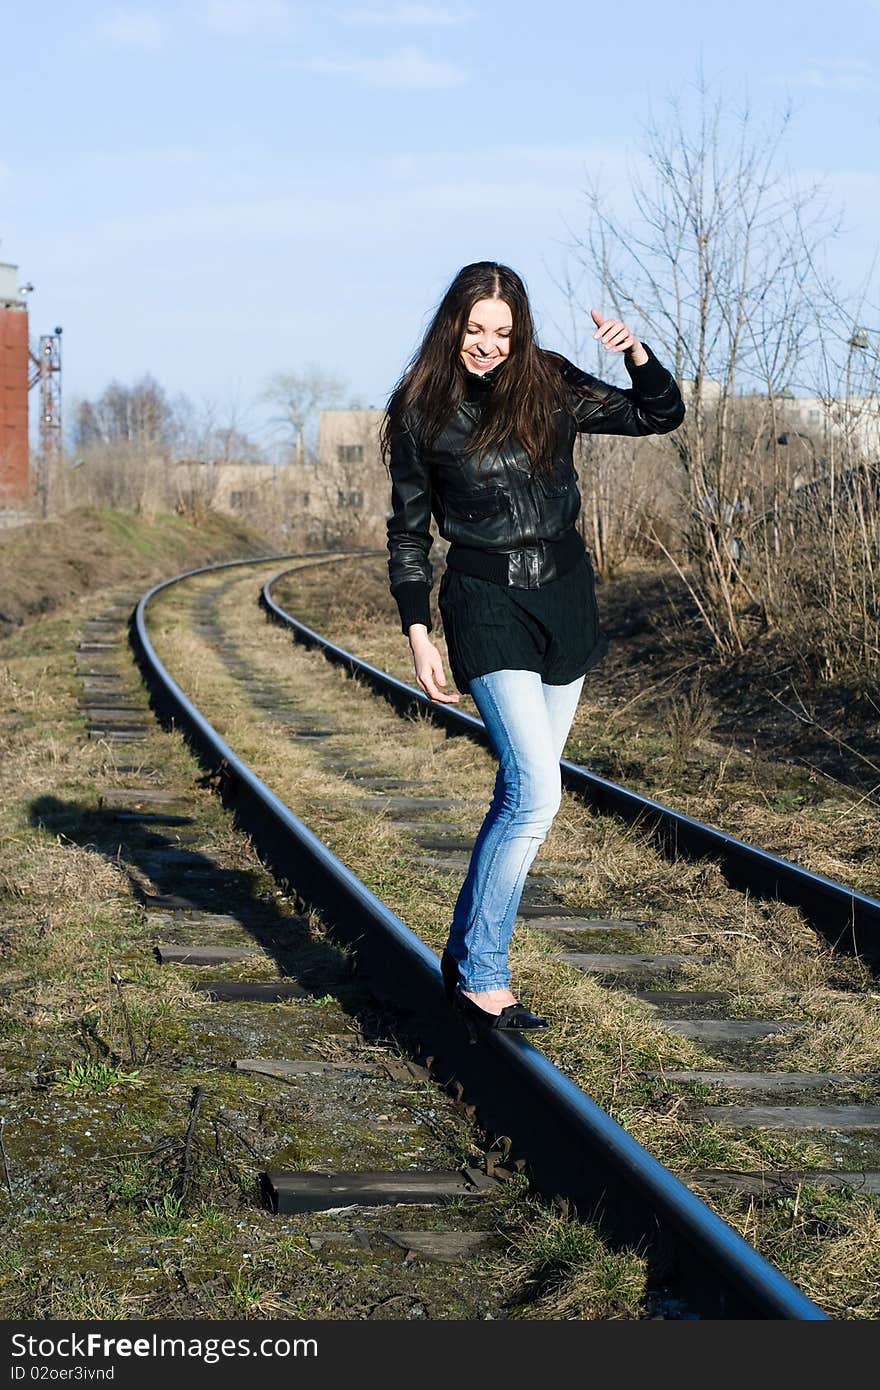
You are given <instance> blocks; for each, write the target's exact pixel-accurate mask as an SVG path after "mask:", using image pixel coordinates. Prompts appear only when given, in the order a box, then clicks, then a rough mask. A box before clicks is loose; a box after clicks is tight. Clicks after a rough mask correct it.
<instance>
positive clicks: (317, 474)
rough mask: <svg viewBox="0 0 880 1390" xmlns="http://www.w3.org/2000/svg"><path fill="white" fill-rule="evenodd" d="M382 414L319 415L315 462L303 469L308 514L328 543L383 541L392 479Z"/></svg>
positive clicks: (325, 412) (330, 412)
mask: <svg viewBox="0 0 880 1390" xmlns="http://www.w3.org/2000/svg"><path fill="white" fill-rule="evenodd" d="M384 416H385V412H384V410H322V411H321V415H320V419H319V422H318V453H317V459H316V460H315V462H314V463H313V464H311V465H304V466H303V467H304V468H305V470H306V472H307V473H308V475H309V480H310V481H309V502H310V511H311V514H312V516H313V518H314V521H315V523H316V525H317V526H319V527H320V528H321V529H322V539H323V540H324V541H325V542H326V543H327V544H328V545H332V544H335V543H336V542H337V541H338V542H343V541H345V540H348V541H349V542H350V543H351V544H355V545H372V544H379V545H382V544H384V542H385V520H386V517H387V515H388V511H389V508H390V499H391V481H390V478H389V476H388V471H387V469H386V468H385V465H384V463H383V462H382V455H381V450H380V447H379V430H380V427H381V425H382V420H383V419H384Z"/></svg>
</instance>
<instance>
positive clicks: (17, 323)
mask: <svg viewBox="0 0 880 1390" xmlns="http://www.w3.org/2000/svg"><path fill="white" fill-rule="evenodd" d="M28 369H29V363H28V316H27V310H26V309H4V308H0V506H3V505H4V504H7V505H8V504H11V503H16V502H25V501H27V499H28V497H29V495H30V478H29V470H28Z"/></svg>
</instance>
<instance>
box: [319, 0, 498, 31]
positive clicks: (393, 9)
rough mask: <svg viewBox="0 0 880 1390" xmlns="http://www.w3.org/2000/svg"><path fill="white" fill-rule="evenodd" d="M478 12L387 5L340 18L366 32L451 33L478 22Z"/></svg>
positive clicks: (343, 13)
mask: <svg viewBox="0 0 880 1390" xmlns="http://www.w3.org/2000/svg"><path fill="white" fill-rule="evenodd" d="M476 15H477V11H476V10H472V9H463V8H461V7H459V8H456V9H450V7H449V6H448V5H408V4H400V5H386V6H384V7H380V8H375V7H369V8H368V7H366V6H358V7H357V8H356V9H352V10H337V12H336V18H337V19H339V20H341V21H342V23H343V24H350V25H353V26H355V27H357V28H363V29H390V28H393V29H399V28H402V27H404V26H406V25H411V26H413V27H418V28H436V29H441V28H442V29H448V28H452V27H454V26H456V25H459V24H466V23H467V22H468V20H471V19H475V18H476Z"/></svg>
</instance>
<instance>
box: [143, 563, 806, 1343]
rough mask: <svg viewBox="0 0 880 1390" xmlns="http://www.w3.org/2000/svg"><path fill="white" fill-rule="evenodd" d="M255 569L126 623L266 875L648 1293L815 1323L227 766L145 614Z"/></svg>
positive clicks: (737, 1241)
mask: <svg viewBox="0 0 880 1390" xmlns="http://www.w3.org/2000/svg"><path fill="white" fill-rule="evenodd" d="M268 558H269V559H272V558H276V557H268ZM278 558H280V557H278ZM286 558H292V557H286ZM304 558H305V557H304ZM263 562H264V563H267V562H268V560H266V561H263ZM256 563H260V561H258V560H247V561H237V562H232V563H229V562H227V563H226V564H223V565H216V566H203V567H201V568H199V569H197V570H190V571H188V572H186V573H185V574H180V575H176V576H175V577H174V578H172V579H168V580H165V581H164V582H162V583H160V584H156V585H154V586H153V587H152V588H151V589H149V590H148V591H147V593H145V594H144V595H143V597H142V598H141V599H140V601H139V603H138V604H137V607H136V609H135V611H134V614H133V617H132V622H131V642H132V646H133V649H134V652H135V655H136V658H137V660H138V663H139V666H140V669H141V671H142V673H143V676H144V679H145V681H146V684H147V687H148V689H149V691H150V694H151V701H152V705H153V708H154V709H155V711H156V712H157V714H158V715H159V717H160V718H161V719H162V720H163V721H164V722H166V723H170V724H171V725H173V726H175V727H177V728H179V729H180V730H181V731H182V732H183V733H184V735H185V736H186V738H187V739H188V741H189V742H190V744H191V745H192V747H193V748H194V750H195V752H196V753H197V755H198V756H199V758H200V760H201V762H202V763H203V765H204V766H205V767H206V768H207V769H208V770H209V772H212V773H214V774H216V777H215V783H216V785H218V786H219V788H220V790H221V791H222V794H223V796H224V799H225V801H226V802H227V803H228V804H229V805H231V807H232V808H233V811H234V815H235V819H236V823H237V824H238V825H239V826H240V827H241V828H242V829H244V830H245V831H246V832H247V833H248V834H249V835H250V837H251V839H252V841H253V843H254V845H255V847H256V849H257V851H258V852H259V854H260V856H261V858H262V859H263V860H264V862H266V863H267V865H268V866H269V867H270V868H271V869H272V870H273V872H274V873H275V875H276V876H277V877H278V878H279V880H280V881H282V882H284V883H286V884H288V885H290V887H291V888H292V889H293V891H294V892H295V893H296V894H297V898H298V900H299V901H301V902H302V903H303V904H308V905H309V906H311V907H313V908H315V909H317V910H318V911H320V912H321V913H322V914H323V915H324V916H325V919H326V920H327V921H328V924H329V925H330V926H331V928H332V930H333V932H334V934H335V935H336V936H337V938H341V939H343V940H345V941H346V942H348V943H349V944H350V945H351V947H352V949H353V951H354V953H355V955H356V958H357V962H358V966H359V969H360V970H361V972H362V974H363V976H364V977H365V980H366V982H367V984H368V985H369V987H370V989H371V991H372V992H373V993H374V995H375V996H376V997H377V998H379V999H380V1000H382V1001H383V1002H385V1003H386V1004H387V1005H389V1006H390V1007H391V1008H393V1010H394V1011H395V1013H396V1015H397V1016H398V1018H402V1019H403V1020H404V1021H405V1024H407V1025H408V1026H409V1027H410V1028H411V1031H412V1035H413V1037H415V1038H418V1040H419V1043H420V1044H421V1046H422V1048H423V1050H424V1051H425V1052H426V1053H427V1052H429V1053H430V1054H431V1055H432V1059H433V1067H434V1070H435V1072H436V1073H437V1074H439V1075H441V1076H443V1077H444V1078H445V1079H447V1080H451V1079H453V1078H454V1079H455V1080H457V1081H458V1082H459V1083H460V1085H461V1087H462V1098H465V1099H468V1100H473V1102H474V1103H475V1104H476V1106H477V1111H478V1114H479V1116H480V1120H481V1123H482V1124H483V1125H484V1126H485V1127H486V1128H487V1129H488V1131H489V1132H490V1133H494V1134H495V1135H507V1136H509V1138H510V1139H511V1142H512V1152H513V1153H514V1154H515V1155H521V1156H522V1157H524V1158H525V1159H526V1162H527V1164H528V1166H529V1173H530V1177H531V1179H532V1181H533V1182H534V1184H535V1186H536V1187H537V1188H538V1189H539V1190H541V1191H543V1192H544V1193H546V1194H548V1195H550V1196H559V1197H564V1198H566V1199H567V1200H568V1201H569V1202H570V1203H571V1205H572V1207H573V1209H574V1211H575V1212H576V1213H577V1215H578V1217H579V1218H581V1219H593V1220H598V1221H599V1222H600V1226H601V1229H602V1231H603V1232H604V1233H606V1234H607V1235H609V1236H611V1237H613V1238H614V1239H616V1240H617V1241H621V1242H625V1243H627V1244H630V1245H635V1246H636V1247H637V1248H639V1249H640V1250H642V1251H644V1253H645V1255H646V1257H647V1259H648V1262H649V1269H650V1271H651V1277H652V1281H653V1282H652V1287H653V1288H654V1289H655V1290H656V1289H657V1288H658V1287H659V1288H660V1289H662V1291H663V1294H665V1295H666V1296H667V1297H672V1298H676V1299H683V1300H684V1302H685V1306H686V1308H687V1310H688V1312H689V1313H690V1315H694V1314H696V1315H699V1316H706V1317H714V1318H718V1317H721V1318H784V1319H798V1320H808V1321H818V1320H826V1319H827V1315H826V1314H825V1313H824V1312H823V1311H822V1310H821V1309H819V1308H818V1307H817V1306H816V1305H815V1304H814V1303H812V1302H811V1300H810V1299H809V1298H808V1297H807V1296H806V1295H805V1294H804V1293H803V1292H802V1291H801V1290H800V1289H798V1288H797V1287H796V1286H795V1285H794V1284H792V1283H791V1282H790V1281H789V1280H788V1279H786V1278H785V1276H784V1275H783V1274H782V1273H781V1272H780V1271H779V1270H778V1269H776V1268H775V1267H774V1266H773V1265H772V1264H770V1263H769V1261H767V1260H766V1259H764V1257H763V1256H761V1255H759V1254H758V1252H757V1251H755V1250H754V1249H753V1248H752V1247H751V1246H750V1245H749V1244H748V1243H747V1242H746V1241H745V1240H743V1238H742V1237H741V1236H740V1235H738V1234H737V1232H735V1231H734V1230H733V1229H732V1228H731V1227H730V1226H728V1225H727V1223H726V1222H724V1221H723V1220H722V1219H721V1218H720V1217H719V1216H717V1215H716V1214H715V1213H714V1212H712V1211H711V1210H710V1209H709V1208H708V1207H707V1206H706V1205H705V1204H704V1203H703V1202H702V1201H700V1199H699V1198H698V1197H697V1196H695V1194H694V1193H692V1192H691V1191H690V1190H689V1189H688V1188H687V1187H686V1186H685V1184H684V1183H682V1182H681V1181H680V1180H679V1179H678V1178H676V1177H675V1176H674V1175H673V1174H672V1173H670V1172H669V1171H668V1170H667V1169H666V1168H665V1167H664V1166H663V1165H662V1164H661V1163H660V1162H659V1161H658V1160H657V1159H656V1158H654V1157H653V1156H652V1155H651V1154H650V1153H648V1152H647V1150H645V1149H644V1148H642V1146H641V1145H640V1144H639V1143H637V1141H636V1140H635V1139H633V1138H632V1136H631V1135H629V1134H628V1133H627V1132H626V1130H624V1129H623V1128H622V1127H621V1126H620V1125H618V1124H617V1123H616V1121H615V1120H613V1119H612V1118H611V1117H610V1116H609V1115H608V1114H606V1113H605V1112H604V1111H603V1110H602V1109H601V1108H600V1107H599V1106H598V1105H596V1103H595V1102H594V1101H592V1100H591V1099H590V1097H589V1096H588V1095H586V1094H585V1093H584V1092H583V1091H581V1090H580V1089H579V1088H578V1087H577V1086H576V1085H575V1084H574V1083H573V1082H572V1081H571V1080H569V1078H568V1077H566V1076H565V1075H564V1074H563V1073H562V1072H560V1071H559V1070H558V1068H557V1067H556V1066H554V1065H553V1063H552V1062H550V1061H549V1060H548V1058H547V1057H545V1056H544V1055H543V1053H541V1052H540V1051H538V1049H537V1048H535V1047H534V1046H533V1045H532V1044H531V1043H530V1042H528V1041H527V1040H526V1039H525V1038H518V1037H511V1036H506V1035H504V1034H503V1033H494V1034H488V1035H487V1036H486V1037H485V1039H484V1040H483V1041H482V1042H481V1043H480V1044H479V1045H477V1046H473V1045H470V1043H469V1040H468V1037H467V1033H466V1031H465V1029H464V1027H463V1025H462V1022H461V1020H460V1018H459V1016H458V1015H457V1014H455V1013H454V1012H453V1011H452V1010H451V1009H449V1007H448V1006H447V1004H446V1002H445V998H444V995H443V986H442V980H441V977H440V970H439V964H438V961H437V957H436V956H435V954H434V952H433V951H431V950H430V949H429V948H428V947H427V946H426V945H425V943H424V942H423V941H421V940H420V939H419V938H418V937H417V936H416V935H415V934H414V933H413V932H412V931H410V929H409V928H408V927H407V926H406V925H405V924H404V922H402V921H401V919H400V918H399V917H397V916H395V914H394V913H393V912H391V911H390V910H389V909H388V908H387V907H386V906H385V904H384V903H383V902H382V901H381V900H380V899H379V898H377V897H376V896H375V894H373V893H372V892H371V891H370V890H369V888H367V887H366V885H365V884H363V883H361V882H360V880H359V879H358V878H356V877H355V875H354V874H353V873H352V872H351V871H350V870H349V869H348V868H347V867H346V866H345V864H343V863H342V861H341V860H339V859H338V858H337V857H336V856H335V855H334V854H333V853H332V851H331V850H330V849H328V847H327V846H326V845H325V844H323V843H322V841H321V840H320V839H318V837H317V836H316V835H315V834H313V832H312V831H311V830H309V828H308V827H307V826H306V825H304V824H303V822H302V821H300V820H299V819H298V818H297V817H296V816H295V815H294V814H293V812H292V811H291V810H290V809H289V808H288V807H287V806H285V805H284V803H283V802H282V801H281V800H280V799H279V797H278V796H277V795H276V794H275V793H274V792H273V791H272V790H271V788H270V787H268V786H267V785H266V784H265V783H264V782H263V781H261V779H260V778H259V777H258V776H257V775H256V774H255V773H254V772H253V771H252V770H251V769H250V768H249V767H248V766H247V765H246V764H245V763H244V762H243V761H242V760H241V759H240V758H239V757H238V756H237V755H236V754H235V752H234V751H233V750H232V748H230V746H229V745H228V744H227V743H226V742H225V741H224V739H223V738H222V737H221V736H220V734H219V733H218V732H217V731H216V730H215V729H214V728H213V727H212V726H211V724H210V723H209V722H208V720H207V719H206V718H205V717H204V715H203V714H201V713H200V711H199V710H198V709H197V708H196V707H195V705H194V704H193V703H192V702H191V701H190V700H189V699H188V697H187V696H186V695H185V694H184V692H183V690H182V689H181V688H180V686H179V685H178V684H177V683H176V682H175V681H174V679H173V678H172V677H171V675H170V674H169V672H168V671H167V670H166V668H165V666H164V665H163V663H162V661H161V660H160V658H159V657H158V655H157V653H156V651H155V649H154V647H153V644H152V642H151V641H150V637H149V635H148V632H147V623H146V614H147V610H148V608H149V606H150V604H151V603H152V602H153V600H154V599H155V598H156V597H157V596H158V595H159V594H162V593H165V592H167V591H168V590H169V589H170V588H172V587H173V586H174V585H176V584H180V583H181V582H183V581H185V580H187V579H190V578H193V577H195V576H196V575H200V574H205V573H208V572H212V571H220V570H223V569H228V568H232V567H233V565H235V564H239V565H244V564H256Z"/></svg>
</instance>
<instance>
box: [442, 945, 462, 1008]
mask: <svg viewBox="0 0 880 1390" xmlns="http://www.w3.org/2000/svg"><path fill="white" fill-rule="evenodd" d="M440 974H441V975H442V976H443V988H444V989H445V990H446V1000H447V1003H449V1004H451V1003H452V1002H453V999H454V997H455V987H456V985H457V984H458V961H457V960H456V959H455V956H451V955H450V954H449V952H448V951H444V952H443V954H442V956H441V957H440Z"/></svg>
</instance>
